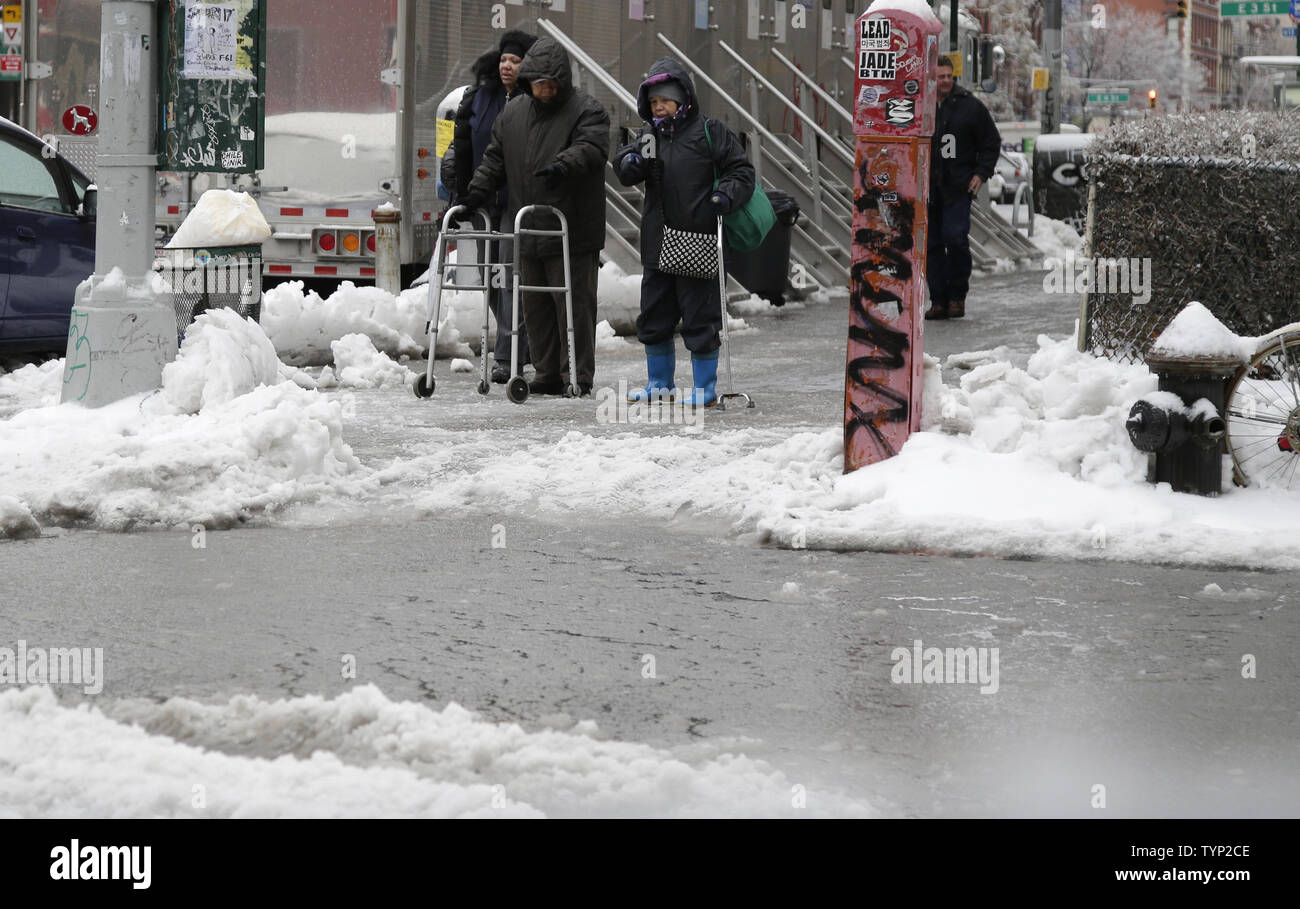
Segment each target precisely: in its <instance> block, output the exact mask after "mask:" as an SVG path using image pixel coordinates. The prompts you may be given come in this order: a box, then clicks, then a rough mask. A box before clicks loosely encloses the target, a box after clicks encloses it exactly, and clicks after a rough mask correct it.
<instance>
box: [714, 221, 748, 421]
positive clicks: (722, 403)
mask: <svg viewBox="0 0 1300 909" xmlns="http://www.w3.org/2000/svg"><path fill="white" fill-rule="evenodd" d="M718 301H719V305H720V306H721V307H722V358H723V360H724V362H725V364H726V367H727V391H726V393H725V394H720V395H718V403H717V409H718V410H726V409H727V399H728V398H744V399H745V407H747V408H748V407H753V406H754V399H753V398H751V397H750V396H749V395H747V394H745V393H744V392H742V391H735V390H734V389H733V388H732V384H731V347H730V345H729V344H728V343H727V269H726V268H725V267H724V266H723V264H722V216H721V215H719V216H718Z"/></svg>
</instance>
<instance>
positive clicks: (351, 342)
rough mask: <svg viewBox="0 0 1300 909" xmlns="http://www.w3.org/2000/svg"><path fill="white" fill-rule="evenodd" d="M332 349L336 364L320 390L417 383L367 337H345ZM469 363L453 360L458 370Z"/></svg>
mask: <svg viewBox="0 0 1300 909" xmlns="http://www.w3.org/2000/svg"><path fill="white" fill-rule="evenodd" d="M330 350H332V351H333V353H334V365H333V366H326V367H325V368H324V369H323V370H321V374H320V376H319V377H318V378H317V380H316V381H317V385H318V387H320V388H333V387H335V386H339V387H342V388H383V387H385V386H396V385H409V384H410V383H411V382H412V381H414V380H415V373H413V372H411V370H409V369H407V368H406V367H405V366H403V365H402V364H401V363H396V362H394V361H393V360H392V359H391V358H390V357H389V356H388V355H387V354H384V353H380V352H379V351H378V350H376V349H375V345H374V343H373V342H371V340H370V338H368V337H367V336H366V335H363V334H350V335H344V336H343V337H342V338H340V339H339V340H337V341H334V342H332V343H331V344H330ZM467 362H468V361H466V360H453V361H452V364H453V367H454V365H455V364H456V363H467ZM453 371H454V370H453Z"/></svg>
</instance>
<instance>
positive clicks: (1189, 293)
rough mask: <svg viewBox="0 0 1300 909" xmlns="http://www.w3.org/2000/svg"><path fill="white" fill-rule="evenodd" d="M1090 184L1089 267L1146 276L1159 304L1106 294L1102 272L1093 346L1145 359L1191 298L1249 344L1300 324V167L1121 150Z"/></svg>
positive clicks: (1091, 330) (1090, 301) (1091, 316)
mask: <svg viewBox="0 0 1300 909" xmlns="http://www.w3.org/2000/svg"><path fill="white" fill-rule="evenodd" d="M1090 177H1091V179H1092V181H1093V185H1094V191H1093V192H1092V197H1091V204H1090V211H1089V224H1090V228H1089V229H1090V233H1089V241H1090V248H1089V251H1088V254H1087V257H1088V260H1089V261H1090V262H1092V263H1096V262H1098V261H1099V260H1103V259H1104V260H1108V261H1111V260H1118V261H1119V262H1120V263H1121V264H1122V265H1123V266H1124V268H1125V270H1126V271H1127V272H1129V273H1132V271H1133V269H1134V268H1137V269H1139V270H1141V269H1143V268H1145V273H1146V279H1147V280H1148V281H1149V299H1148V300H1147V302H1145V303H1139V302H1136V301H1135V296H1134V294H1133V293H1132V289H1131V288H1124V289H1123V291H1124V292H1116V290H1117V289H1116V287H1115V286H1114V284H1113V283H1112V282H1104V286H1100V285H1102V283H1103V282H1101V281H1100V277H1101V275H1102V272H1103V271H1104V269H1102V268H1100V267H1098V268H1097V269H1096V274H1097V278H1094V286H1093V287H1092V288H1091V289H1090V290H1089V291H1088V292H1087V300H1086V318H1085V320H1084V321H1085V324H1084V326H1083V330H1084V336H1083V338H1082V341H1081V344H1080V346H1081V348H1082V349H1084V350H1089V351H1091V352H1092V353H1094V354H1097V355H1099V356H1107V357H1111V358H1115V359H1119V360H1127V361H1134V362H1138V361H1144V360H1145V358H1146V353H1147V350H1148V349H1149V348H1150V347H1151V344H1152V342H1154V341H1155V339H1156V338H1157V337H1159V335H1160V333H1161V332H1162V331H1164V329H1165V328H1166V326H1168V325H1169V323H1170V321H1171V320H1172V319H1173V318H1174V316H1176V315H1177V314H1178V313H1179V311H1181V310H1182V308H1183V306H1184V305H1186V304H1187V303H1188V302H1189V301H1192V300H1197V301H1199V302H1201V303H1203V304H1204V305H1205V306H1206V307H1207V308H1208V309H1209V310H1210V311H1211V312H1213V313H1214V315H1215V316H1216V317H1218V319H1219V320H1220V321H1221V322H1223V323H1224V324H1225V325H1226V326H1228V328H1230V329H1232V330H1233V331H1234V332H1236V333H1237V334H1240V335H1261V334H1264V333H1266V332H1269V331H1271V330H1273V329H1275V328H1278V327H1280V326H1282V325H1286V324H1288V323H1290V322H1294V321H1297V320H1300V280H1298V279H1297V276H1296V270H1297V266H1298V265H1300V253H1298V252H1297V245H1296V244H1297V242H1300V164H1294V163H1290V162H1278V161H1263V160H1257V159H1251V158H1234V157H1172V156H1154V155H1129V154H1115V153H1110V154H1102V155H1099V156H1097V157H1095V158H1093V159H1091V161H1090ZM1144 295H1145V294H1144Z"/></svg>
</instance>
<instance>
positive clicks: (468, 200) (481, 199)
mask: <svg viewBox="0 0 1300 909" xmlns="http://www.w3.org/2000/svg"><path fill="white" fill-rule="evenodd" d="M486 203H487V193H485V192H482V191H480V190H477V189H471V190H469V191H468V192H467V193H465V195H463V196H461V197H460V198H459V199H457V200H456V204H457V205H463V206H465V207H466V208H468V209H469V210H470V211H475V210H477V209H480V208H482V207H483V206H484V205H485V204H486Z"/></svg>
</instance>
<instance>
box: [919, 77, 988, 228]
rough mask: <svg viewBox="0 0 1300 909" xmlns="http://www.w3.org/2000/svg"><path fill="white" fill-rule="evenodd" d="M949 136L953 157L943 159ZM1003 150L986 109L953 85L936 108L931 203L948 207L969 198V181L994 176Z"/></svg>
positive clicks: (931, 160)
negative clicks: (948, 204) (963, 198)
mask: <svg viewBox="0 0 1300 909" xmlns="http://www.w3.org/2000/svg"><path fill="white" fill-rule="evenodd" d="M948 135H951V136H952V137H953V140H952V142H951V148H952V151H953V154H954V156H953V157H951V158H945V157H944V156H943V150H944V136H948ZM1001 149H1002V136H1001V135H999V133H998V128H997V127H996V126H995V125H994V124H993V117H992V116H991V115H990V114H989V109H988V108H987V107H985V106H984V104H983V103H982V102H981V101H980V100H979V99H978V98H976V97H975V96H974V95H972V94H971V93H970V92H969V91H968V90H967V89H965V88H964V87H963V86H961V85H957V84H954V85H953V87H952V91H951V92H949V93H948V97H947V98H945V99H944V100H943V103H941V104H940V105H939V109H938V112H937V114H936V116H935V118H934V135H933V136H932V137H931V138H930V151H931V154H930V200H931V201H932V202H935V203H939V202H942V203H945V204H946V203H951V202H955V201H956V200H958V199H960V198H961V197H962V196H964V195H968V194H969V193H968V190H967V187H969V186H970V178H971V177H972V176H974V175H975V174H979V176H980V178H981V179H983V180H984V181H985V182H988V179H989V178H990V177H992V176H993V170H994V168H995V167H997V164H998V152H999V151H1000V150H1001Z"/></svg>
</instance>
